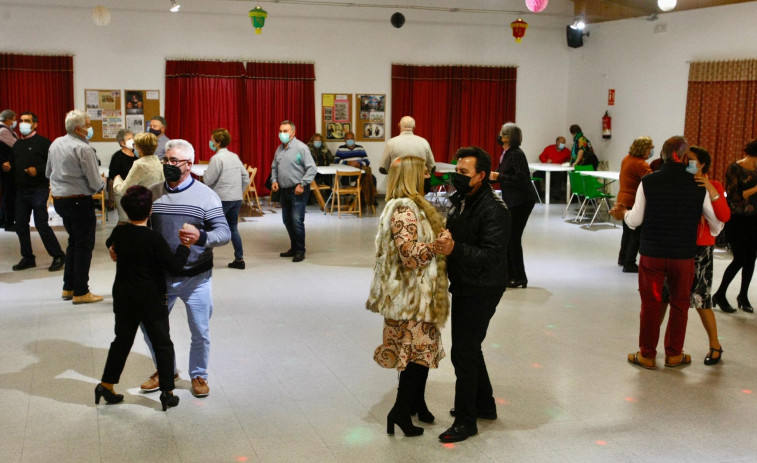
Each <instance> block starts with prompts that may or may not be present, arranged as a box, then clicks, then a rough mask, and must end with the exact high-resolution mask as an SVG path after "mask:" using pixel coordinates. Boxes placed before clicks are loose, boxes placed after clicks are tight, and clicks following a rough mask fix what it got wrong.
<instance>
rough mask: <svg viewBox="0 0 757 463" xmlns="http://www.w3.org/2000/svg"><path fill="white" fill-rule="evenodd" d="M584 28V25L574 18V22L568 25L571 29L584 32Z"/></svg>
mask: <svg viewBox="0 0 757 463" xmlns="http://www.w3.org/2000/svg"><path fill="white" fill-rule="evenodd" d="M585 27H586V23H585V22H584V20H583V19H581V18H576V20H575V21H573V24H571V25H570V28H571V29H576V30H579V31H582V30H584V28H585Z"/></svg>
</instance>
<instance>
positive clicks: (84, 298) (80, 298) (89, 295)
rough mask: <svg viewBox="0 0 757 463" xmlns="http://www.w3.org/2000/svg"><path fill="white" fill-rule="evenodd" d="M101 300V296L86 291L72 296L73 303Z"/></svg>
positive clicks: (88, 302)
mask: <svg viewBox="0 0 757 463" xmlns="http://www.w3.org/2000/svg"><path fill="white" fill-rule="evenodd" d="M102 300H103V297H102V296H98V295H96V294H92V293H87V294H84V295H83V296H74V304H90V303H92V302H100V301H102Z"/></svg>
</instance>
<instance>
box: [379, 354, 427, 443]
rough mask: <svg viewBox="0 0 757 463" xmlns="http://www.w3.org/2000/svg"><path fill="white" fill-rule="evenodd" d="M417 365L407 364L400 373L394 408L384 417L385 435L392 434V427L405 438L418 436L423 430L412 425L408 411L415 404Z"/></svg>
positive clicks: (417, 381)
mask: <svg viewBox="0 0 757 463" xmlns="http://www.w3.org/2000/svg"><path fill="white" fill-rule="evenodd" d="M418 366H419V365H415V364H412V363H411V364H409V365H408V368H406V369H405V370H404V371H402V372H400V384H399V386H398V387H397V399H396V400H395V401H394V407H392V410H391V411H390V412H389V414H388V415H387V416H386V433H387V434H390V435H393V434H394V425H395V424H396V425H398V426H399V427H400V428H401V429H402V432H403V433H405V435H406V436H408V437H411V436H420V435H421V434H423V428H420V427H418V426H414V425H413V420H412V419H411V418H410V410H411V409H412V408H413V405H414V403H415V397H416V393H417V392H416V391H417V390H418V384H419V382H420V379H421V377H420V374H419V373H420V371H419V370H418V369H417V368H416V367H418Z"/></svg>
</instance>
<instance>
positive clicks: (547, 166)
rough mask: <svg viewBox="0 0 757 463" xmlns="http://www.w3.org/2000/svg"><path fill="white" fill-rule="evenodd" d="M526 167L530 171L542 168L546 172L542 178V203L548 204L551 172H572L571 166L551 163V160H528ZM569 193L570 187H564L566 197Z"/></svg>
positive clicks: (568, 183)
mask: <svg viewBox="0 0 757 463" xmlns="http://www.w3.org/2000/svg"><path fill="white" fill-rule="evenodd" d="M528 168H529V169H531V170H532V171H537V170H542V171H544V172H546V174H547V177H546V178H545V179H544V196H546V198H544V204H546V205H547V206H549V186H550V181H551V180H552V176H551V174H552V172H572V171H573V166H569V165H568V166H564V165H562V164H553V163H551V162H546V163H545V162H529V163H528ZM567 185H568V186H569V185H570V182H567ZM569 194H570V188H569V187H568V188H566V198H568V197H569V196H567V195H569Z"/></svg>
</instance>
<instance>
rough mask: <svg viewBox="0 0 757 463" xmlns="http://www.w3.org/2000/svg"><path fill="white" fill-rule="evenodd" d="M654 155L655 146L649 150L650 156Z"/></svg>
mask: <svg viewBox="0 0 757 463" xmlns="http://www.w3.org/2000/svg"><path fill="white" fill-rule="evenodd" d="M652 156H654V148H652V149H650V150H649V157H650V158H651V157H652Z"/></svg>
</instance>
